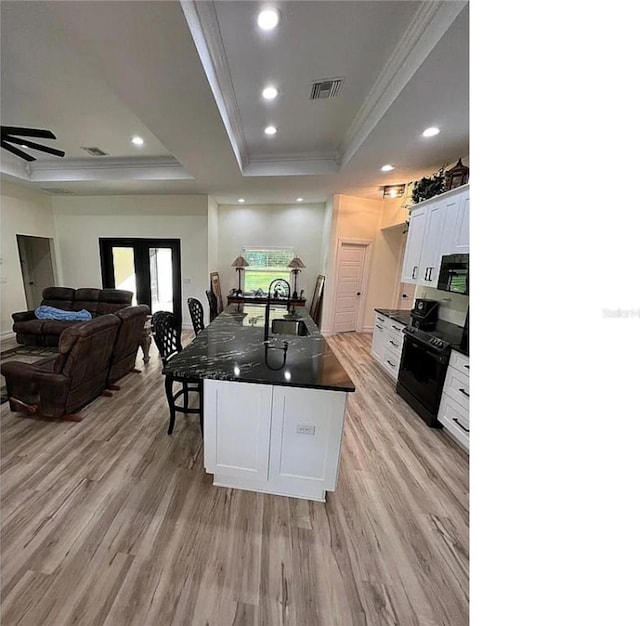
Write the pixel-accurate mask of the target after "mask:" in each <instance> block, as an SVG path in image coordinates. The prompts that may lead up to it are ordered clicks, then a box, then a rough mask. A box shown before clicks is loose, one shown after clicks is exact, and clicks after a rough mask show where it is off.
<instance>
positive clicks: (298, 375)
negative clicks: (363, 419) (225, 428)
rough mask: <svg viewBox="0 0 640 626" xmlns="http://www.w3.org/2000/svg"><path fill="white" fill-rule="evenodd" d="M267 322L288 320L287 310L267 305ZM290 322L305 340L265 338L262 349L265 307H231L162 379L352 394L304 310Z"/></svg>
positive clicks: (170, 365)
mask: <svg viewBox="0 0 640 626" xmlns="http://www.w3.org/2000/svg"><path fill="white" fill-rule="evenodd" d="M270 319H271V320H274V319H291V318H290V317H289V316H287V311H286V307H284V306H283V305H281V304H278V305H272V307H271V310H270ZM295 319H298V320H301V321H302V322H304V324H305V325H306V327H307V329H308V331H309V335H307V336H302V337H299V336H297V335H285V334H279V335H271V334H270V337H269V340H268V342H267V343H265V341H264V322H265V307H264V306H255V305H246V304H245V305H232V306H230V307H228V308H227V309H226V310H225V311H223V312H222V313H221V314H220V315H218V317H216V319H215V320H213V322H211V324H209V326H207V327H206V328H205V329H204V330H203V331H201V332H200V334H198V335H197V336H196V337H195V339H194V340H193V341H192V342H191V343H190V344H189V345H187V346H186V347H185V348H184V349H183V350H182V352H180V353H178V354H176V355H175V356H174V357H173V358H172V359H171V360H170V361H169V363H167V365H166V366H165V367H164V369H163V373H164V374H173V375H174V376H177V377H183V378H195V379H197V378H202V379H213V380H229V381H235V382H244V383H254V384H262V385H282V386H285V387H303V388H308V389H325V390H331V391H345V392H352V391H355V386H354V384H353V382H352V381H351V379H350V378H349V375H348V374H347V372H346V371H345V369H344V368H343V367H342V365H341V364H340V362H339V361H338V359H337V357H336V356H335V354H334V353H333V351H332V350H331V348H330V347H329V345H328V344H327V342H326V341H325V339H324V338H323V337H322V335H321V333H320V330H319V329H318V327H317V326H316V324H315V322H314V321H313V320H312V319H311V316H310V315H309V313H308V312H307V310H306V309H303V308H300V309H296V317H295ZM285 343H286V347H287V349H286V351H285V350H284V349H283V348H284V347H285Z"/></svg>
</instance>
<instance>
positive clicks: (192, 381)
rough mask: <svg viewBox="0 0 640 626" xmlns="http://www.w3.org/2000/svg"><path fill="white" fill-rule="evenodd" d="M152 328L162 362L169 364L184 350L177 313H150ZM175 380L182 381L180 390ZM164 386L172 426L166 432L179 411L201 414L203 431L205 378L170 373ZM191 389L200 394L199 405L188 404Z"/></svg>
mask: <svg viewBox="0 0 640 626" xmlns="http://www.w3.org/2000/svg"><path fill="white" fill-rule="evenodd" d="M151 332H152V333H153V340H154V341H155V344H156V346H157V348H158V352H160V358H161V359H162V365H163V366H164V367H166V366H167V364H168V363H169V362H170V361H171V359H172V358H173V357H175V355H176V354H178V353H180V352H182V343H181V341H180V333H181V328H180V326H179V324H178V320H177V318H176V316H175V315H174V314H173V313H170V312H169V311H157V312H156V313H154V314H153V315H152V316H151ZM174 383H179V384H180V389H179V390H178V391H177V392H174V390H173V387H174ZM164 390H165V393H166V396H167V403H168V404H169V430H168V432H167V434H169V435H170V434H171V433H173V427H174V425H175V421H176V411H177V412H179V413H197V414H198V415H199V416H200V431H201V432H202V430H203V423H202V420H203V415H202V395H203V394H202V379H201V378H187V377H183V376H176V375H174V374H170V373H167V374H165V375H164ZM189 393H195V394H197V395H198V407H197V408H189ZM181 398H182V404H179V403H178V401H179V400H180V399H181Z"/></svg>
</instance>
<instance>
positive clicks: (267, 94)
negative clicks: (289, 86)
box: [262, 87, 278, 100]
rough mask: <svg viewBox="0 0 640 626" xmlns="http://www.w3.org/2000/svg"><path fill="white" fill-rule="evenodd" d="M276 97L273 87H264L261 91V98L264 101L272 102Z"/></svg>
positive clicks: (276, 91)
mask: <svg viewBox="0 0 640 626" xmlns="http://www.w3.org/2000/svg"><path fill="white" fill-rule="evenodd" d="M277 96H278V90H277V89H276V88H275V87H265V88H264V89H263V90H262V97H263V98H264V99H265V100H273V99H274V98H276V97H277Z"/></svg>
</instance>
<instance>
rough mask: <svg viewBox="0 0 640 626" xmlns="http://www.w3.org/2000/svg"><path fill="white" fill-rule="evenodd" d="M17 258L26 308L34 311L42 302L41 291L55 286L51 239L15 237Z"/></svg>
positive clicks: (26, 236) (27, 236)
mask: <svg viewBox="0 0 640 626" xmlns="http://www.w3.org/2000/svg"><path fill="white" fill-rule="evenodd" d="M16 239H17V241H18V257H19V259H20V271H21V272H22V283H23V285H24V297H25V300H26V302H27V308H28V309H29V310H31V311H33V310H34V309H36V308H37V307H38V306H39V305H40V302H41V300H42V290H43V289H45V288H46V287H53V286H54V285H55V284H56V281H55V276H54V270H53V239H48V238H46V237H31V236H30V235H16Z"/></svg>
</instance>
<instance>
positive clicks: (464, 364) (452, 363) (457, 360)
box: [449, 350, 469, 375]
mask: <svg viewBox="0 0 640 626" xmlns="http://www.w3.org/2000/svg"><path fill="white" fill-rule="evenodd" d="M449 367H453V368H454V369H457V370H458V371H459V372H463V373H466V374H467V375H468V374H469V357H468V356H465V355H464V354H462V353H460V352H456V351H455V350H452V351H451V358H450V359H449Z"/></svg>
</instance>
